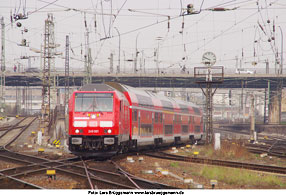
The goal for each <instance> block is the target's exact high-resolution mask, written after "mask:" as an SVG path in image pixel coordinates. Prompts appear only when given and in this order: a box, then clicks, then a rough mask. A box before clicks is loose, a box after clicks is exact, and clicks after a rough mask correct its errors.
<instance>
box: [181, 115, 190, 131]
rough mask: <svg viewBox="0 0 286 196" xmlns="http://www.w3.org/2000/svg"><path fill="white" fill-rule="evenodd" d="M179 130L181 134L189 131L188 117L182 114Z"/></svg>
mask: <svg viewBox="0 0 286 196" xmlns="http://www.w3.org/2000/svg"><path fill="white" fill-rule="evenodd" d="M181 130H182V135H188V133H189V117H188V116H185V115H184V116H182V123H181Z"/></svg>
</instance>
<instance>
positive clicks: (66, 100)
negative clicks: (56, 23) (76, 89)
mask: <svg viewBox="0 0 286 196" xmlns="http://www.w3.org/2000/svg"><path fill="white" fill-rule="evenodd" d="M69 47H70V43H69V36H68V35H67V36H66V56H65V103H64V104H65V108H66V106H67V104H68V99H69V87H70V86H69V84H70V81H69V59H70V58H69Z"/></svg>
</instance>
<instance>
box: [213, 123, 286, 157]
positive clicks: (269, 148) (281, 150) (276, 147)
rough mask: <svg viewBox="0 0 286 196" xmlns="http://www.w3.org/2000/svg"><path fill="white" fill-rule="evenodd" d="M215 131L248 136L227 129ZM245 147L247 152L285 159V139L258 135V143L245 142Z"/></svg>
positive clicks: (245, 133)
mask: <svg viewBox="0 0 286 196" xmlns="http://www.w3.org/2000/svg"><path fill="white" fill-rule="evenodd" d="M215 130H217V131H219V132H228V133H229V132H230V133H234V134H238V135H245V136H248V135H249V133H247V132H236V131H233V130H228V129H218V128H216V129H215ZM248 137H249V136H248ZM245 147H246V149H247V150H248V151H249V152H252V153H256V154H262V153H267V155H270V156H276V157H280V158H286V139H285V138H278V137H274V136H268V135H263V134H261V133H259V136H258V143H254V144H252V143H247V142H245Z"/></svg>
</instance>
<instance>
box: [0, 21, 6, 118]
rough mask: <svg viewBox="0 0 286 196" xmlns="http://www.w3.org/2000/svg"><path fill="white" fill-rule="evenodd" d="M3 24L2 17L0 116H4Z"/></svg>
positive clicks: (4, 68)
mask: <svg viewBox="0 0 286 196" xmlns="http://www.w3.org/2000/svg"><path fill="white" fill-rule="evenodd" d="M5 70H6V66H5V23H4V17H2V18H1V97H0V101H1V105H0V114H1V116H4V112H5Z"/></svg>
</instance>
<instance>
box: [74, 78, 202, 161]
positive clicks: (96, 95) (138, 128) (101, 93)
mask: <svg viewBox="0 0 286 196" xmlns="http://www.w3.org/2000/svg"><path fill="white" fill-rule="evenodd" d="M202 116H203V114H202V111H201V110H200V109H199V108H198V107H197V106H196V105H194V104H192V103H189V102H183V101H179V100H175V99H172V98H169V97H164V96H159V95H157V94H154V93H151V92H149V91H144V90H139V89H136V88H133V87H130V86H126V85H122V84H118V83H106V84H89V85H85V86H83V87H82V88H81V89H80V90H79V91H75V92H74V93H73V95H72V96H71V98H70V101H69V150H70V151H71V152H72V153H74V154H76V155H79V156H101V155H107V154H109V153H115V152H120V151H127V150H129V149H137V148H140V147H146V146H155V147H156V146H161V145H169V144H173V143H180V142H188V141H190V142H194V141H195V140H200V139H201V138H202V135H203V117H202Z"/></svg>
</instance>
